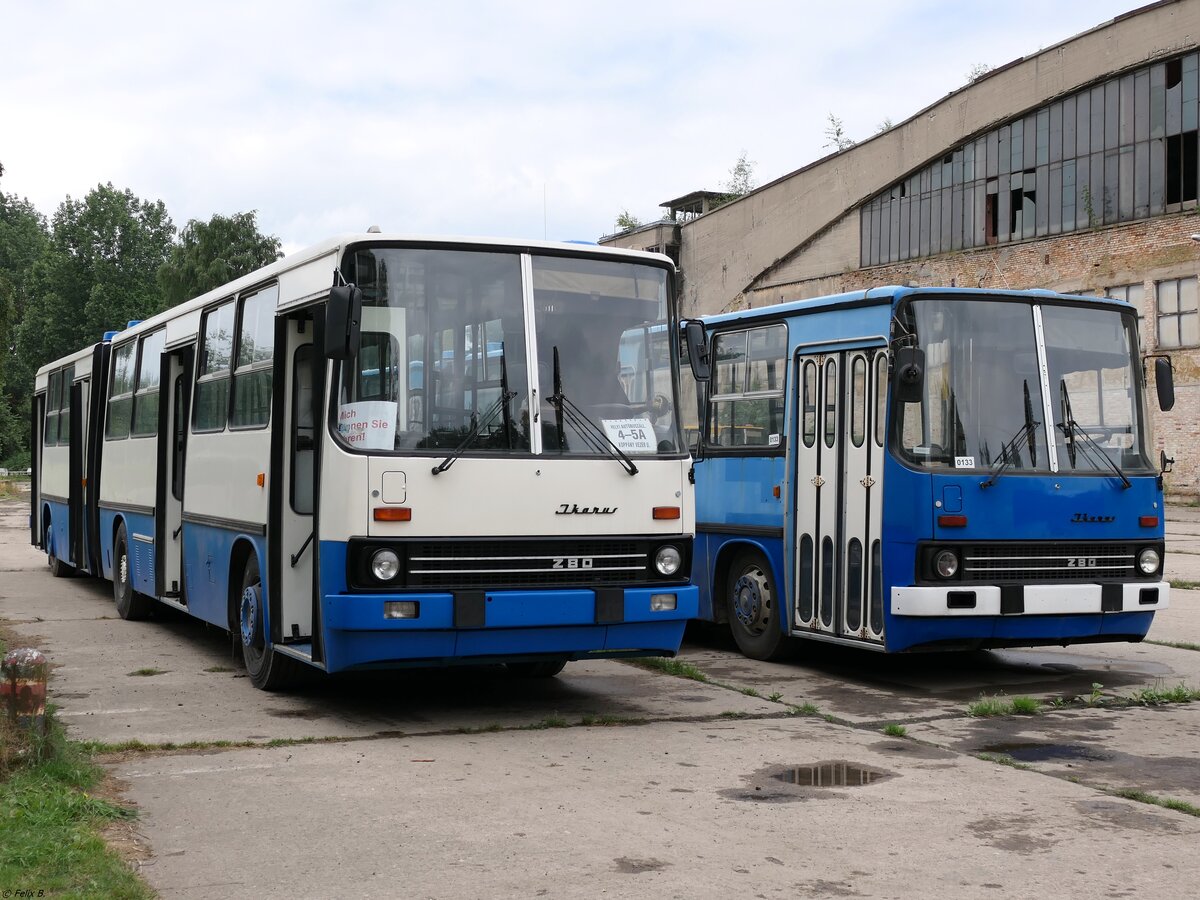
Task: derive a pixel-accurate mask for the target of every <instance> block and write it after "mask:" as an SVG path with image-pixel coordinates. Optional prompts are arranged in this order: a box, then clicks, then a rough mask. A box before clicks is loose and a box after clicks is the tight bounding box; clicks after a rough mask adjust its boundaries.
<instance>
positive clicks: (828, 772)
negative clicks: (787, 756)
mask: <svg viewBox="0 0 1200 900" xmlns="http://www.w3.org/2000/svg"><path fill="white" fill-rule="evenodd" d="M890 776H891V773H890V772H881V771H879V770H878V769H869V768H867V767H866V766H860V765H859V764H858V763H851V762H819V763H811V764H807V765H802V766H788V767H787V768H785V769H783V770H782V771H778V772H776V773H774V775H772V777H773V778H775V779H776V780H777V781H782V782H784V783H786V784H795V785H799V786H800V787H861V786H862V785H864V784H871V783H872V782H874V781H879V780H880V779H883V778H888V777H890Z"/></svg>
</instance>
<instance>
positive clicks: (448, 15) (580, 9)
mask: <svg viewBox="0 0 1200 900" xmlns="http://www.w3.org/2000/svg"><path fill="white" fill-rule="evenodd" d="M6 6H7V8H6V9H5V11H4V14H3V22H4V28H5V32H6V35H7V39H6V41H5V51H4V53H3V54H2V55H0V122H3V137H0V161H2V162H3V163H4V165H5V168H6V174H5V177H4V180H3V182H2V183H0V187H2V188H3V189H4V190H5V191H6V192H9V193H17V194H19V195H23V196H28V197H29V198H30V199H31V200H33V201H34V203H35V204H36V205H37V206H38V207H39V208H40V209H41V210H42V211H43V212H46V213H47V214H49V213H51V212H53V210H54V209H55V208H56V207H57V206H58V204H59V203H60V202H61V201H62V199H63V198H64V197H65V196H67V195H68V194H69V195H71V196H74V197H80V196H82V195H83V194H85V193H86V192H87V191H88V190H89V189H91V188H92V187H93V186H95V185H96V184H97V183H101V182H107V181H112V182H113V183H114V184H115V185H117V186H118V187H121V188H125V187H128V188H130V189H132V190H133V191H134V192H135V193H137V194H138V195H140V196H142V197H145V198H148V199H162V200H163V201H164V202H165V203H166V205H167V208H168V210H169V211H170V212H171V214H172V216H173V218H174V219H175V221H176V224H177V225H182V224H183V223H184V222H185V221H187V220H188V219H190V218H200V219H207V218H208V217H209V216H211V215H212V214H213V213H215V212H221V213H224V214H230V213H233V212H238V211H242V210H248V209H257V210H258V212H259V222H260V225H261V227H262V228H263V229H264V230H266V231H269V232H271V233H274V234H277V235H278V236H279V237H280V238H282V239H283V241H284V243H285V246H287V247H289V248H296V247H300V246H303V245H305V244H308V243H311V242H313V241H316V240H319V239H321V238H323V237H325V236H328V235H329V234H331V233H334V232H338V231H342V230H353V231H359V230H364V229H365V228H366V227H367V226H369V225H372V224H378V225H381V226H383V227H384V228H385V229H386V230H397V231H409V232H425V231H428V232H437V233H459V234H498V235H505V236H528V237H541V236H542V234H543V230H545V231H546V232H547V233H548V235H549V236H550V237H552V238H555V237H559V238H576V239H579V238H583V239H591V238H595V237H596V236H598V235H600V234H602V233H604V232H607V231H610V230H611V229H612V227H613V222H614V219H615V217H616V215H617V214H618V213H619V212H620V211H621V210H622V209H625V208H628V209H629V210H630V211H631V212H633V213H634V214H635V215H639V216H641V217H642V218H650V217H652V216H654V215H656V214H657V208H656V205H657V203H658V202H660V201H661V200H664V199H666V198H668V197H672V196H676V195H678V194H682V193H686V192H688V191H691V190H694V189H698V188H717V187H719V186H720V185H721V184H722V183H723V182H724V181H725V180H726V178H727V177H728V172H729V169H730V167H731V166H732V165H733V163H734V162H735V161H736V159H737V157H738V156H739V154H740V153H742V152H743V151H745V152H746V153H747V154H748V156H749V158H750V159H751V160H754V161H755V162H756V163H757V166H756V177H757V180H758V181H759V183H763V182H766V181H768V180H770V179H772V178H776V177H778V176H780V175H782V174H784V173H786V172H788V171H791V170H793V169H796V168H799V167H800V166H802V165H805V164H806V163H808V162H811V161H812V160H814V159H816V158H818V157H820V156H822V155H824V153H825V152H827V151H826V150H824V149H823V148H822V145H823V144H824V143H825V138H824V129H825V125H826V116H827V114H828V113H830V112H833V113H835V114H836V115H838V116H839V117H840V118H841V119H842V120H843V122H844V123H845V127H846V131H847V133H848V134H849V135H850V136H851V137H854V138H859V139H862V138H866V137H869V136H870V135H871V134H873V133H874V131H875V128H876V126H877V125H878V123H879V122H881V121H882V120H883V119H884V118H891V119H892V120H893V121H895V122H899V121H901V120H902V119H904V118H905V117H907V116H909V115H911V114H912V113H914V112H916V111H917V110H918V109H920V108H922V107H924V106H926V105H928V104H929V103H931V102H933V101H934V100H936V99H938V98H939V97H940V96H942V95H944V94H945V93H947V92H949V91H950V90H953V89H954V88H956V87H958V86H961V84H962V83H963V82H964V80H965V76H966V72H967V71H968V69H970V67H971V66H972V65H973V64H976V63H988V64H991V65H999V64H1003V63H1005V62H1007V61H1009V60H1010V59H1013V58H1015V57H1017V56H1021V55H1024V54H1028V53H1032V52H1035V51H1036V50H1037V49H1038V47H1040V46H1044V45H1048V44H1051V43H1054V42H1056V41H1059V40H1062V39H1063V38H1066V37H1068V36H1070V35H1072V34H1074V33H1077V32H1079V31H1082V30H1085V29H1087V28H1090V27H1093V26H1095V25H1097V24H1100V23H1101V22H1102V21H1105V20H1107V19H1110V18H1112V17H1113V16H1114V15H1116V14H1118V13H1119V12H1121V11H1123V10H1124V9H1125V8H1126V5H1125V4H1120V3H1116V2H1111V0H1091V2H1063V3H1056V4H1052V5H1047V4H1035V3H1033V2H1030V0H1018V2H1011V3H1008V4H1005V5H1004V6H1003V7H1002V8H991V7H985V6H983V5H975V4H972V5H963V4H962V3H961V2H933V0H923V2H915V3H907V4H903V5H900V4H894V3H888V2H883V0H874V2H863V0H855V2H843V3H841V4H838V5H836V6H832V7H831V6H829V5H821V6H819V7H818V6H817V5H816V4H811V3H806V4H800V3H770V2H748V3H742V4H738V5H736V6H734V5H730V4H728V3H716V2H690V3H689V2H682V0H678V2H659V3H655V4H634V3H629V2H614V3H609V4H604V5H596V4H593V5H589V6H583V5H580V4H566V3H561V2H558V3H551V2H523V3H520V4H487V5H485V4H480V3H468V2H461V0H443V2H441V3H439V4H436V5H435V4H424V3H415V2H412V3H387V2H380V3H361V2H360V3H345V4H328V5H324V4H318V3H302V2H288V3H279V2H276V3H255V4H245V3H232V2H210V3H207V4H202V5H197V6H194V7H190V8H187V9H173V8H172V7H171V6H170V5H165V4H160V5H158V6H149V5H146V4H140V3H137V4H135V3H129V2H110V3H106V4H103V5H98V4H90V3H83V2H75V3H56V2H54V0H49V2H47V3H44V4H41V5H39V6H37V7H36V8H35V7H34V6H33V5H32V4H13V3H10V4H7V5H6ZM1031 23H1035V24H1036V26H1037V30H1036V31H1034V30H1031V28H1030V25H1031Z"/></svg>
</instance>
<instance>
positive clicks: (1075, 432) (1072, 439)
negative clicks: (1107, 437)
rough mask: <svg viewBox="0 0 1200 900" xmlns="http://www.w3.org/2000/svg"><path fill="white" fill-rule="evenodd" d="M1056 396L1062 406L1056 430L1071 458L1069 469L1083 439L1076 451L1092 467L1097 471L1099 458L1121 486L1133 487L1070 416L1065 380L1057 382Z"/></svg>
mask: <svg viewBox="0 0 1200 900" xmlns="http://www.w3.org/2000/svg"><path fill="white" fill-rule="evenodd" d="M1058 395H1059V399H1060V401H1061V405H1062V417H1063V420H1062V421H1061V422H1059V423H1058V429H1059V430H1060V431H1061V432H1062V433H1063V436H1064V437H1066V439H1067V454H1068V455H1069V456H1070V458H1071V468H1072V469H1073V468H1075V459H1076V455H1077V448H1076V446H1075V444H1076V442H1077V441H1078V439H1079V438H1083V441H1084V443H1082V444H1080V445H1079V448H1078V449H1082V450H1083V452H1084V455H1085V456H1086V457H1087V458H1088V459H1089V460H1090V461H1091V463H1092V465H1093V466H1095V467H1096V468H1097V469H1098V468H1100V467H1099V466H1097V465H1096V460H1097V458H1099V459H1100V460H1102V461H1103V462H1104V464H1105V465H1106V466H1108V467H1109V468H1110V469H1111V470H1112V471H1113V474H1115V475H1116V476H1117V477H1118V478H1120V479H1121V485H1122V486H1123V487H1125V488H1131V487H1133V483H1132V482H1131V481H1130V480H1129V479H1128V478H1126V477H1125V473H1124V472H1122V471H1121V467H1120V466H1118V465H1117V464H1116V463H1115V462H1113V461H1112V460H1111V459H1110V458H1109V456H1108V454H1107V453H1105V452H1104V448H1103V447H1101V446H1100V445H1099V444H1097V443H1096V441H1095V439H1093V438H1092V436H1091V435H1090V434H1088V433H1087V432H1086V431H1084V430H1083V427H1082V426H1081V425H1080V424H1079V423H1078V422H1076V421H1075V416H1074V415H1072V414H1071V395H1070V394H1069V393H1067V380H1066V379H1065V378H1063V379H1060V380H1059V382H1058Z"/></svg>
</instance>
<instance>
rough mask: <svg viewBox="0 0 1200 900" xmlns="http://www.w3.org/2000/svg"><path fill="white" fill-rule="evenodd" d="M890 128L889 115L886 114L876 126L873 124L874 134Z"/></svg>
mask: <svg viewBox="0 0 1200 900" xmlns="http://www.w3.org/2000/svg"><path fill="white" fill-rule="evenodd" d="M891 130H892V118H891V116H888V117H887V118H885V119H884V120H883V121H882V122H880V123H879V124H878V125H877V126H875V133H876V134H883V133H884V132H885V131H891Z"/></svg>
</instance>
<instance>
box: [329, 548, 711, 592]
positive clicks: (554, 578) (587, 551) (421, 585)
mask: <svg viewBox="0 0 1200 900" xmlns="http://www.w3.org/2000/svg"><path fill="white" fill-rule="evenodd" d="M356 543H357V542H356ZM666 543H670V544H672V545H674V546H675V547H677V548H678V549H679V551H680V553H681V555H682V556H683V558H684V564H683V566H681V567H680V571H679V572H677V573H676V574H675V575H674V576H672V577H671V578H664V577H663V576H661V575H659V574H658V572H657V571H656V570H655V569H654V555H655V554H656V553H657V551H658V548H659V547H661V546H663V544H666ZM690 544H691V539H690V538H672V537H670V536H666V537H659V538H637V539H628V538H625V539H605V538H587V539H569V538H521V539H500V540H479V539H477V540H440V541H422V540H415V541H396V542H393V541H364V542H362V543H361V544H358V545H357V547H356V551H357V552H355V550H352V552H351V560H352V561H351V568H352V578H351V582H352V583H353V584H355V586H357V587H364V588H375V589H380V588H382V587H385V586H384V585H380V584H379V583H378V582H375V581H374V580H373V578H372V577H371V576H370V574H369V573H370V562H369V561H370V558H371V556H372V555H373V554H374V552H375V551H376V550H378V549H380V548H382V547H387V548H389V549H391V550H394V551H396V552H397V553H398V554H400V557H401V570H402V576H401V578H400V579H399V580H398V582H396V583H392V584H390V585H387V586H386V587H388V588H390V589H395V588H401V589H405V590H438V591H448V590H491V589H496V588H518V587H523V588H545V587H594V586H599V585H638V584H647V583H662V582H669V581H675V582H678V581H683V580H684V579H686V578H687V574H688V571H689V568H688V567H689V564H690V555H691V554H690V549H691V548H690ZM355 558H357V559H358V560H359V562H358V564H357V565H355V564H354V562H353V560H354V559H355Z"/></svg>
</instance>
